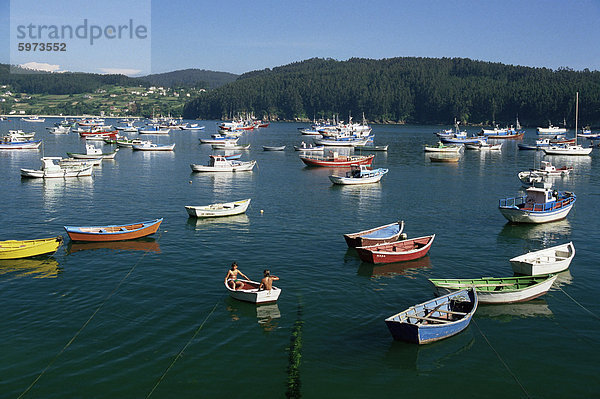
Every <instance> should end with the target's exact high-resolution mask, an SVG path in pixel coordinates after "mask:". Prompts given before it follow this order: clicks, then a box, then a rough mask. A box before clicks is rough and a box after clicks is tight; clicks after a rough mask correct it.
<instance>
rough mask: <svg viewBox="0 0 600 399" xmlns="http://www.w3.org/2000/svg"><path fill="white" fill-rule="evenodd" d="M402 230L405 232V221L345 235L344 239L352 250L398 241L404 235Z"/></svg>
mask: <svg viewBox="0 0 600 399" xmlns="http://www.w3.org/2000/svg"><path fill="white" fill-rule="evenodd" d="M402 230H404V221H403V220H402V221H399V222H394V223H390V224H386V225H384V226H379V227H374V228H372V229H369V230H363V231H359V232H358V233H351V234H344V239H345V240H346V244H348V247H350V248H356V247H366V246H369V245H377V244H383V243H386V242H394V241H398V237H400V234H402Z"/></svg>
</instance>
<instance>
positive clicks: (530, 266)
mask: <svg viewBox="0 0 600 399" xmlns="http://www.w3.org/2000/svg"><path fill="white" fill-rule="evenodd" d="M574 257H575V247H574V246H573V243H572V242H570V243H568V244H563V245H558V246H555V247H552V248H546V249H543V250H541V251H535V252H529V253H527V254H524V255H520V256H517V257H514V258H512V259H511V260H510V265H511V267H512V269H513V272H515V273H516V274H522V275H527V276H534V275H538V274H548V273H559V272H562V271H564V270H567V269H568V268H569V266H570V265H571V261H572V260H573V258H574Z"/></svg>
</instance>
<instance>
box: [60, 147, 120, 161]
mask: <svg viewBox="0 0 600 399" xmlns="http://www.w3.org/2000/svg"><path fill="white" fill-rule="evenodd" d="M117 151H119V149H118V148H115V150H114V151H111V152H107V153H103V152H102V149H101V148H97V147H95V146H93V145H92V144H86V145H85V154H82V153H79V152H67V155H68V156H70V157H72V158H78V159H91V158H102V159H114V158H115V155H117Z"/></svg>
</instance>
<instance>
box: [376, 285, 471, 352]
mask: <svg viewBox="0 0 600 399" xmlns="http://www.w3.org/2000/svg"><path fill="white" fill-rule="evenodd" d="M476 310H477V294H476V293H475V290H473V289H469V290H462V291H457V292H452V293H450V294H448V295H444V296H441V297H438V298H435V299H432V300H430V301H427V302H423V303H421V304H418V305H414V306H411V307H410V308H408V309H406V310H404V311H402V312H400V313H398V314H395V315H393V316H390V317H388V318H387V319H385V324H386V325H387V326H388V329H389V330H390V333H391V334H392V337H394V339H395V340H397V341H408V342H412V343H415V344H428V343H431V342H435V341H439V340H441V339H444V338H448V337H451V336H453V335H456V334H458V333H459V332H461V331H462V330H464V329H465V328H467V327H468V326H469V323H470V322H471V318H472V317H473V314H474V313H475V311H476Z"/></svg>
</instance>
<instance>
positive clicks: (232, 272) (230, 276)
mask: <svg viewBox="0 0 600 399" xmlns="http://www.w3.org/2000/svg"><path fill="white" fill-rule="evenodd" d="M238 274H239V275H241V276H242V277H244V278H245V279H246V280H250V279H249V278H248V276H246V275H245V274H244V273H242V272H241V270H239V269H238V265H237V263H236V262H233V263H232V264H231V269H229V271H227V276H225V283H226V284H228V285H229V286H230V287H231V286H232V285H233V286H232V287H231V288H233V289H234V290H238V289H240V288H242V287H243V286H244V283H242V282H241V281H240V280H239V279H238ZM228 280H231V281H232V283H233V284H231V283H229V282H227V281H228Z"/></svg>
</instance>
